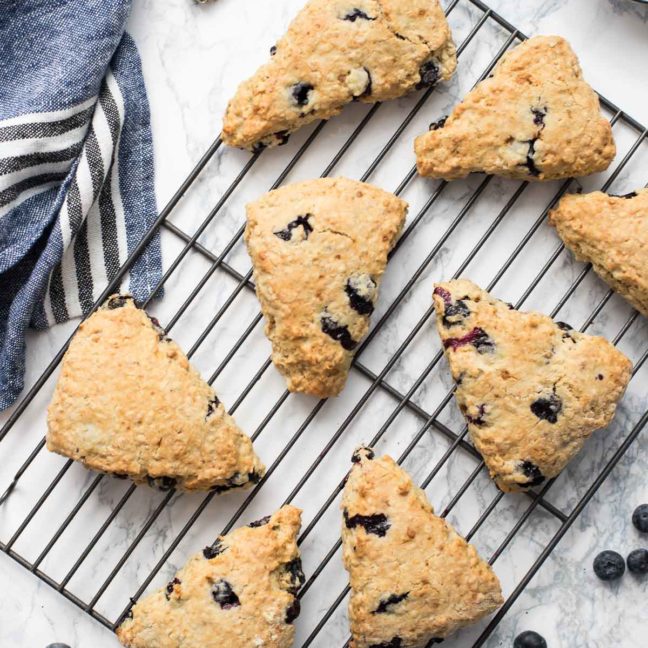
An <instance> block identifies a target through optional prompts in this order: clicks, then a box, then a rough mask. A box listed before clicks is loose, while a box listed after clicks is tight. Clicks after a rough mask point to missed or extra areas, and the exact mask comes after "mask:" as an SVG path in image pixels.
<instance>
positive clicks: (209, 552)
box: [203, 539, 227, 560]
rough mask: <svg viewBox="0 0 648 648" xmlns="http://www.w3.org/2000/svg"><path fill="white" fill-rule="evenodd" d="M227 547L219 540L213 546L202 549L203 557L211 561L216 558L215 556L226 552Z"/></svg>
mask: <svg viewBox="0 0 648 648" xmlns="http://www.w3.org/2000/svg"><path fill="white" fill-rule="evenodd" d="M226 550H227V547H224V546H223V543H222V541H221V540H220V539H218V540H216V542H214V544H213V545H211V546H209V547H205V548H204V549H203V556H205V558H207V560H211V559H212V558H216V556H218V555H220V554H222V553H223V551H226Z"/></svg>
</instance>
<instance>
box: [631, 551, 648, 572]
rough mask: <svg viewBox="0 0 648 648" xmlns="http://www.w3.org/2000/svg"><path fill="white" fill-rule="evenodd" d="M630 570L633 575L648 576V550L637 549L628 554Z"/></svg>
mask: <svg viewBox="0 0 648 648" xmlns="http://www.w3.org/2000/svg"><path fill="white" fill-rule="evenodd" d="M627 562H628V569H629V570H630V571H631V572H632V573H633V574H648V549H635V550H634V551H631V552H630V553H629V554H628V559H627Z"/></svg>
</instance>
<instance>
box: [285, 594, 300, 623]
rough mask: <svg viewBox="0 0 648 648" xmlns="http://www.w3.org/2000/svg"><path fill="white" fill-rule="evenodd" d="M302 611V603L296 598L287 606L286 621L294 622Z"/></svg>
mask: <svg viewBox="0 0 648 648" xmlns="http://www.w3.org/2000/svg"><path fill="white" fill-rule="evenodd" d="M300 612H301V605H300V604H299V599H298V598H296V599H295V600H294V601H293V602H292V603H291V604H290V605H289V606H288V607H287V608H286V623H292V622H293V621H294V620H295V619H296V618H297V617H298V616H299V613H300Z"/></svg>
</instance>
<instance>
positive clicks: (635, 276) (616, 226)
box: [549, 189, 648, 317]
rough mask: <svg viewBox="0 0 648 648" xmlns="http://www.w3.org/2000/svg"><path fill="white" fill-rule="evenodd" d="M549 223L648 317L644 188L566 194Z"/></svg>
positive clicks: (647, 210) (647, 191)
mask: <svg viewBox="0 0 648 648" xmlns="http://www.w3.org/2000/svg"><path fill="white" fill-rule="evenodd" d="M549 222H550V223H551V224H552V225H553V226H554V227H555V228H556V230H557V231H558V234H559V235H560V238H561V239H562V240H563V241H564V243H565V245H566V246H567V247H568V248H569V249H570V250H571V251H572V252H573V253H574V254H575V255H576V258H577V259H579V260H581V261H588V262H589V263H591V264H592V266H593V267H594V270H595V271H596V273H597V274H598V275H599V276H600V277H601V278H602V279H603V280H604V281H606V282H607V283H608V284H609V285H610V286H611V287H612V288H613V289H614V290H616V291H617V292H618V293H620V294H621V295H623V296H624V297H625V298H626V299H627V300H628V301H629V302H630V303H631V304H632V305H633V306H634V307H635V308H636V309H637V310H638V311H640V312H641V313H643V314H644V315H645V316H647V317H648V189H643V190H641V191H637V192H632V193H629V194H626V195H625V196H608V195H607V194H604V193H601V192H600V191H596V192H594V193H591V194H585V195H568V196H565V197H563V198H562V200H561V201H560V203H558V207H557V208H556V209H554V210H553V211H552V212H550V214H549Z"/></svg>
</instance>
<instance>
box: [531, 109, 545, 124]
mask: <svg viewBox="0 0 648 648" xmlns="http://www.w3.org/2000/svg"><path fill="white" fill-rule="evenodd" d="M531 112H532V113H533V123H534V124H535V125H536V126H540V127H541V128H544V126H545V121H544V118H545V117H546V115H547V109H546V108H545V109H544V110H540V109H538V108H531Z"/></svg>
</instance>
